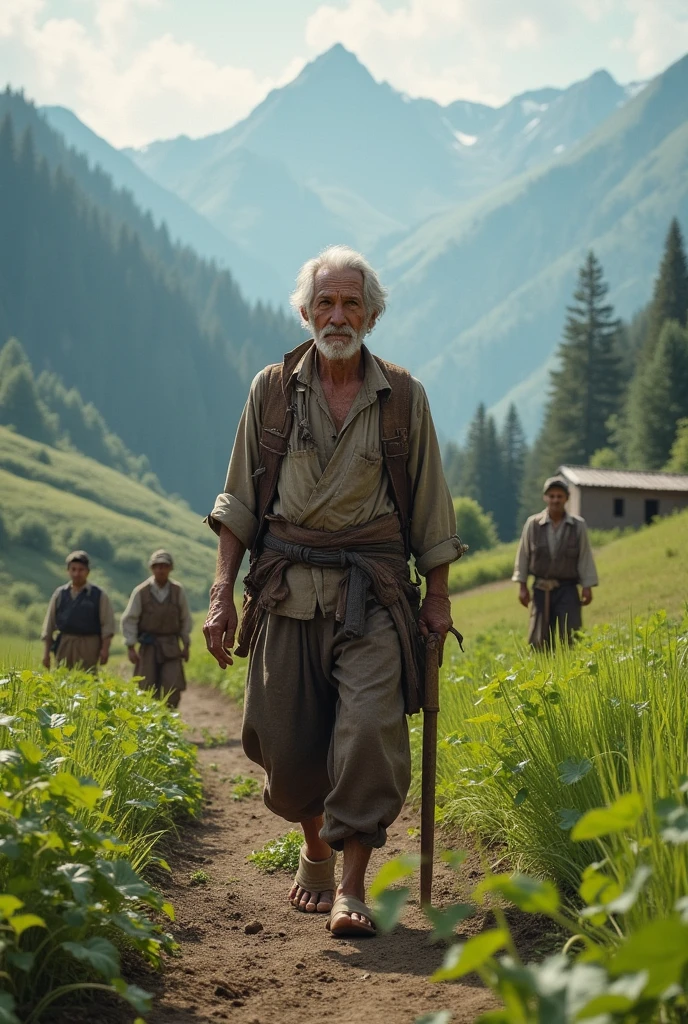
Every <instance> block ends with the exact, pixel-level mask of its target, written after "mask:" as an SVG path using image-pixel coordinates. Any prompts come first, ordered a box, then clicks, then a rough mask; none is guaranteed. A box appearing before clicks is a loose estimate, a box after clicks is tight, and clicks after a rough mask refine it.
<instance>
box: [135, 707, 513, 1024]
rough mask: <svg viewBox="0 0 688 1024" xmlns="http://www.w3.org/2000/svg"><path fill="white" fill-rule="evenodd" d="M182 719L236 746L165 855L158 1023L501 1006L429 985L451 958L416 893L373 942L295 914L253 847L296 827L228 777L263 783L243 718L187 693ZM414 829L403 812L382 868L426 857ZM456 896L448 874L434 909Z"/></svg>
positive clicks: (212, 768) (341, 1017) (255, 1021)
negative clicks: (256, 926) (172, 949)
mask: <svg viewBox="0 0 688 1024" xmlns="http://www.w3.org/2000/svg"><path fill="white" fill-rule="evenodd" d="M182 712H183V716H184V718H185V720H186V721H187V723H188V724H189V725H190V727H191V729H192V737H193V738H194V739H197V740H200V739H201V736H202V730H203V729H204V728H205V729H207V730H210V732H211V733H213V734H215V735H217V734H218V733H219V732H220V731H221V730H224V731H225V733H226V737H227V739H226V741H225V742H224V743H223V744H222V745H220V746H211V747H209V748H204V747H203V746H202V745H201V749H200V750H199V758H200V762H201V765H202V767H203V775H204V783H205V787H206V796H207V803H206V808H205V810H204V813H203V816H202V819H201V821H200V822H198V823H196V824H195V825H193V826H192V827H190V828H188V829H185V830H184V832H183V834H182V835H181V836H180V837H179V839H178V840H177V841H176V842H175V843H173V844H172V846H171V848H170V849H169V850H168V853H167V856H168V860H169V862H170V866H171V867H172V876H171V880H170V881H169V882H168V884H167V885H165V886H164V888H165V890H166V892H167V893H169V898H170V899H171V900H172V902H173V904H174V907H175V910H176V922H175V924H174V925H173V926H172V932H173V934H174V935H175V937H176V939H177V941H178V942H179V944H180V946H181V952H182V956H181V958H180V959H178V960H173V961H169V962H168V963H167V964H166V966H165V968H164V970H163V973H162V975H158V976H153V977H151V976H150V975H148V976H147V977H146V978H145V980H144V979H141V982H142V983H143V984H144V985H145V987H147V988H149V989H151V988H152V989H153V990H154V991H155V992H156V1005H155V1010H154V1012H153V1013H152V1014H150V1015H149V1017H148V1020H149V1022H150V1024H192V1022H209V1024H210V1022H215V1021H218V1020H231V1021H234V1022H236V1024H297V1022H298V1024H321V1022H323V1021H325V1020H326V1019H328V1018H331V1019H332V1020H333V1021H335V1022H338V1024H360V1022H362V1021H365V1022H366V1024H378V1022H384V1024H412V1022H413V1021H414V1020H415V1018H416V1017H417V1016H419V1015H420V1014H422V1013H428V1012H430V1011H431V1010H439V1009H451V1010H452V1011H453V1017H452V1020H453V1022H454V1024H463V1022H469V1021H474V1020H475V1018H476V1017H477V1016H478V1014H479V1013H480V1012H482V1011H483V1010H485V1009H487V1008H488V1007H490V1006H491V1005H493V1003H492V1000H491V998H490V996H489V994H488V993H486V992H485V991H484V990H483V989H482V988H481V987H479V983H478V982H477V981H476V982H475V983H474V984H462V985H451V986H449V985H431V984H430V983H429V982H428V981H427V978H428V976H429V974H430V973H431V972H432V971H433V970H434V969H435V968H436V967H437V966H438V965H439V964H440V963H441V960H442V950H441V949H439V948H437V947H433V946H430V945H429V944H428V934H429V930H428V927H427V924H426V922H425V918H424V917H423V915H422V914H421V912H420V910H419V907H418V901H417V893H416V894H415V899H413V901H412V903H411V905H410V906H409V907H408V908H407V911H406V913H405V915H404V918H403V922H402V924H401V925H400V926H399V927H398V928H397V929H396V931H395V932H394V933H393V934H392V935H388V936H384V937H380V938H378V939H374V940H335V939H333V938H331V936H330V935H329V933H328V932H327V931H326V930H325V923H324V922H325V918H324V915H306V914H301V913H299V912H298V911H295V910H293V909H292V908H291V907H290V906H289V904H288V902H287V899H286V895H287V892H288V889H289V885H290V879H289V878H288V876H287V875H285V874H283V873H277V874H275V875H271V876H270V875H263V874H261V873H259V872H258V871H257V870H256V868H254V867H253V865H251V864H248V863H247V861H246V855H247V854H248V853H250V851H251V850H252V849H255V848H257V847H259V846H262V845H263V844H264V843H265V842H267V840H269V839H272V838H275V837H276V836H278V835H280V834H282V833H283V832H285V831H286V829H287V826H286V824H285V823H284V822H283V821H281V820H280V819H278V818H276V817H275V816H274V815H272V814H271V813H270V812H269V811H268V810H267V809H266V808H265V806H264V805H263V802H262V800H261V799H260V797H254V798H253V799H251V800H247V801H241V802H237V801H233V800H232V799H231V784H230V783H229V782H228V781H227V780H228V778H229V777H230V776H233V775H237V774H241V775H244V776H247V775H250V776H253V777H254V778H255V779H257V780H259V779H260V777H261V772H260V770H259V769H258V768H257V767H256V766H255V765H253V764H251V762H249V761H248V760H247V759H246V758H245V757H244V755H243V753H242V750H241V746H240V742H239V730H240V724H241V719H240V712H239V711H238V710H237V708H236V707H235V706H234V705H233V704H231V702H229V701H228V700H226V699H225V698H224V697H223V696H222V695H221V694H219V693H217V691H215V690H213V689H211V688H205V687H193V688H191V689H189V690H188V691H187V692H186V694H185V695H184V699H183V701H182ZM417 825H418V817H417V815H416V814H415V813H414V812H413V811H411V810H410V809H408V810H406V811H405V812H404V814H403V815H402V817H401V818H400V819H399V821H398V822H397V823H396V824H395V826H394V828H393V829H392V830H391V832H390V837H389V841H388V844H387V847H386V848H385V851H380V852H379V853H376V854H375V855H374V863H376V864H378V865H379V864H380V863H381V862H382V861H383V859H385V858H388V857H390V856H393V855H395V854H398V853H400V852H402V851H414V852H417V850H418V840H417V839H415V838H412V837H410V836H409V835H408V831H407V830H408V829H409V828H411V827H416V826H417ZM473 867H474V868H475V865H474V866H473ZM199 869H202V870H204V871H206V872H207V873H208V875H209V876H210V881H209V882H208V883H207V884H205V885H192V884H191V882H190V876H191V874H192V872H194V871H197V870H199ZM468 871H469V874H470V873H472V874H474V875H477V871H471V868H470V867H469V868H468ZM455 887H456V880H455V878H454V876H453V875H452V874H451V873H450V872H448V870H447V869H446V868H444V866H442V868H441V869H440V870H439V872H438V876H437V881H436V886H435V894H436V899H437V902H439V903H442V902H443V901H445V902H449V901H450V900H451V899H452V898H454V897H455V895H456V893H455ZM412 895H413V893H412ZM256 920H258V921H260V923H261V924H262V926H263V928H262V930H261V931H259V932H258V933H257V934H246V932H245V926H246V925H247V924H250V923H251V922H253V921H256ZM470 924H471V925H472V927H471V931H472V932H473V931H476V930H477V929H478V928H479V927H480V922H478V921H475V920H474V921H472V922H470Z"/></svg>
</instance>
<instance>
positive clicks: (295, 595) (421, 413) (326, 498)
mask: <svg viewBox="0 0 688 1024" xmlns="http://www.w3.org/2000/svg"><path fill="white" fill-rule="evenodd" d="M362 353H363V369H364V376H363V380H362V382H361V388H360V390H359V392H358V394H357V396H356V398H355V399H354V401H353V404H352V406H351V409H350V410H349V413H348V415H347V417H346V420H345V421H344V424H343V426H342V429H341V430H340V431H339V432H337V429H336V427H335V425H334V422H333V420H332V417H331V414H330V410H329V406H328V404H327V399H326V397H325V393H324V391H323V388H322V383H321V381H320V378H319V376H318V372H317V361H316V350H315V346H314V345H311V347H310V348H309V349H308V351H307V352H306V353H305V354H304V356H303V357H302V359H301V360H300V362H299V363H298V365H297V367H296V369H295V370H294V372H293V374H292V376H291V380H290V387H291V392H290V393H291V396H292V398H293V402H294V404H295V409H296V411H295V415H294V418H293V425H292V430H291V435H290V439H289V448H288V451H287V454H286V455H285V457H284V459H283V460H282V464H281V467H280V473H279V478H278V482H277V493H276V497H275V501H274V504H273V508H272V513H273V514H274V515H276V516H281V517H282V518H284V519H286V520H287V521H289V522H290V523H293V524H294V525H295V526H302V527H306V528H308V529H311V530H319V531H325V532H337V531H340V530H345V529H348V528H349V527H353V526H361V525H363V524H365V523H368V522H370V521H371V520H375V519H379V518H382V517H383V516H387V515H390V514H392V513H393V512H394V511H395V507H394V502H393V500H392V497H391V495H390V489H389V477H388V474H387V471H386V469H385V467H384V462H383V458H382V452H381V441H380V397H381V395H383V394H384V395H385V396H386V395H387V394H388V393H389V392H390V390H391V387H390V384H389V381H388V380H387V378H386V377H385V375H384V373H383V372H382V369H381V368H380V366H379V365H378V363H377V362H376V361H375V360H374V359H373V357H372V356H371V354H370V352H369V351H368V350H367V349H366V347H365V346H363V348H362ZM264 400H265V376H264V374H258V376H257V377H256V378H255V380H254V381H253V384H252V386H251V391H250V394H249V398H248V401H247V403H246V407H245V409H244V412H243V415H242V417H241V421H240V423H239V427H238V430H237V435H236V440H235V443H234V448H233V450H232V457H231V459H230V463H229V470H228V474H227V481H226V484H225V491H224V493H223V494H220V495H219V496H218V498H217V501H216V503H215V507H214V508H213V511H212V513H211V515H210V517H209V522H210V525H211V526H213V528H214V529H216V530H219V528H220V524H222V523H224V525H225V526H227V527H228V528H229V529H230V530H231V531H232V533H233V534H234V535H235V536H236V537H237V538H238V539H239V540H240V541H241V543H242V544H244V545H245V546H246V547H247V548H250V547H251V546H252V544H253V541H254V538H255V536H256V533H257V531H258V528H259V523H258V520H257V501H256V477H255V474H256V471H259V469H260V451H259V448H260V436H261V429H262V411H263V403H264ZM408 441H409V458H408V463H407V471H408V475H409V478H410V483H411V490H412V497H413V515H412V519H411V526H410V545H411V550H412V552H413V554H414V556H415V559H416V566H417V569H418V572H419V573H421V575H425V574H427V573H428V572H429V571H430V570H431V569H433V568H435V567H437V566H439V565H445V564H447V563H449V562H453V561H454V560H455V559H457V558H459V557H460V556H461V552H462V546H461V542H460V540H459V538H458V537H457V536H456V517H455V515H454V508H453V504H452V500H451V496H450V494H449V489H448V487H447V484H446V481H445V479H444V474H443V470H442V459H441V454H440V449H439V444H438V442H437V437H436V434H435V428H434V425H433V423H432V417H431V415H430V410H429V408H428V402H427V398H426V395H425V391H424V390H423V387H422V385H421V384H420V383H419V382H418V381H416V380H414V379H412V380H411V422H410V432H409V439H408ZM342 575H343V570H342V569H341V568H328V567H318V566H310V565H307V564H301V563H295V564H292V565H290V566H289V568H288V569H287V572H286V581H287V584H288V590H287V592H286V593H285V596H284V598H283V600H281V601H280V604H279V606H278V607H275V608H274V614H276V615H287V616H290V617H292V618H299V619H310V618H313V616H314V615H315V613H316V608H317V609H319V610H320V612H321V613H322V614H329V613H331V612H334V611H335V609H336V605H337V601H338V593H339V585H340V582H341V579H342Z"/></svg>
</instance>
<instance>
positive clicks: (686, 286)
mask: <svg viewBox="0 0 688 1024" xmlns="http://www.w3.org/2000/svg"><path fill="white" fill-rule="evenodd" d="M686 317H688V265H687V264H686V254H685V250H684V247H683V236H682V235H681V228H680V226H679V223H678V221H677V220H676V218H675V217H674V219H673V220H672V222H671V225H670V226H669V231H668V233H667V237H666V242H665V245H664V256H663V257H662V262H661V264H660V267H659V274H658V276H657V280H656V281H655V288H654V293H653V295H652V302H651V303H650V309H649V322H648V328H647V335H646V338H645V346H644V351H645V353H646V354H647V355H651V354H652V353H653V352H654V349H655V347H656V345H657V342H658V341H659V335H660V334H661V331H662V327H663V326H664V324H665V323H666V321H667V320H676V321H677V322H678V323H679V324H681V325H682V326H685V324H686Z"/></svg>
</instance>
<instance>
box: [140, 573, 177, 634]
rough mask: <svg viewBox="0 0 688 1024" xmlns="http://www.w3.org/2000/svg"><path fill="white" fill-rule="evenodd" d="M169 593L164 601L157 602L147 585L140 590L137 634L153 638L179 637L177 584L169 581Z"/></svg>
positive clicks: (149, 585)
mask: <svg viewBox="0 0 688 1024" xmlns="http://www.w3.org/2000/svg"><path fill="white" fill-rule="evenodd" d="M169 584H170V592H169V594H168V595H167V597H166V598H165V600H164V601H158V599H157V597H153V594H152V593H151V584H150V583H148V584H147V585H146V586H145V587H143V589H142V590H141V617H140V619H139V633H152V634H153V636H179V635H180V633H181V631H182V613H181V608H180V604H179V591H180V587H179V584H178V583H173V582H172V580H170V581H169Z"/></svg>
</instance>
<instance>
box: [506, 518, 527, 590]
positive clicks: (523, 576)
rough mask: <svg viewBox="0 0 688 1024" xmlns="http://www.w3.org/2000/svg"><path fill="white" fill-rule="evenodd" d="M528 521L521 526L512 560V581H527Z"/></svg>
mask: <svg viewBox="0 0 688 1024" xmlns="http://www.w3.org/2000/svg"><path fill="white" fill-rule="evenodd" d="M528 526H529V522H527V523H526V524H525V526H524V527H523V531H522V532H521V539H520V540H519V542H518V549H517V551H516V559H515V561H514V574H513V576H512V577H511V579H512V580H513V581H514V583H527V582H528V563H529V561H530V546H529V536H530V534H529V530H528Z"/></svg>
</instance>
